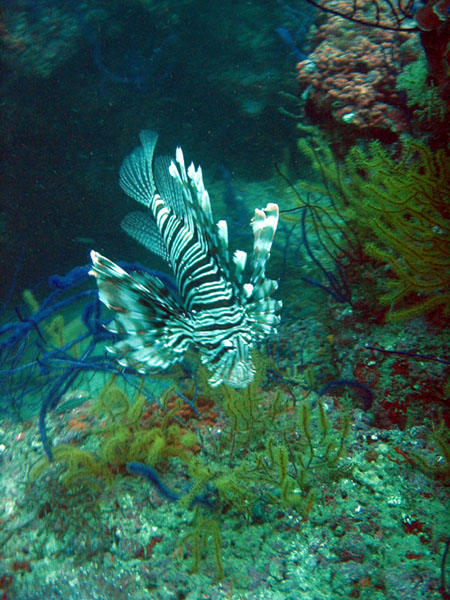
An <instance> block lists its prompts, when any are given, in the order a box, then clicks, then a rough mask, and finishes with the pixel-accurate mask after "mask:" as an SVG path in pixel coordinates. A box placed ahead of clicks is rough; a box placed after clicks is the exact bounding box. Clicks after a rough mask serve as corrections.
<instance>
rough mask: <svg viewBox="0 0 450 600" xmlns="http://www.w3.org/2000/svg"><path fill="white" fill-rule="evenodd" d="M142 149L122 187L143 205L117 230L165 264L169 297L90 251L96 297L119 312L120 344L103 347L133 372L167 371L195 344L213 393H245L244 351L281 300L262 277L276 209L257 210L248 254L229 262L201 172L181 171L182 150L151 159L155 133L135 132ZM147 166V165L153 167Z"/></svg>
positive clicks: (147, 279)
mask: <svg viewBox="0 0 450 600" xmlns="http://www.w3.org/2000/svg"><path fill="white" fill-rule="evenodd" d="M140 140H141V144H142V145H141V146H139V147H138V148H136V149H135V150H134V151H133V152H132V153H131V154H130V155H129V156H128V157H127V158H126V159H125V160H124V162H123V164H122V166H121V169H120V185H121V186H122V188H123V189H124V190H125V192H126V193H127V194H128V195H129V196H131V197H132V198H134V199H135V200H137V201H138V202H140V203H141V204H144V205H145V206H146V207H148V208H149V209H150V210H149V211H147V212H146V213H143V212H133V213H131V214H130V215H128V216H127V217H126V218H125V219H124V221H123V223H122V226H123V228H124V229H125V231H127V233H129V234H130V235H132V236H133V237H134V238H135V239H136V240H137V241H139V242H140V243H142V244H143V245H144V246H146V247H147V249H149V250H150V251H152V252H153V253H155V254H158V255H160V256H161V257H162V258H164V259H165V260H166V261H167V262H168V263H169V264H170V266H171V268H172V270H173V272H174V274H175V279H176V282H177V285H178V291H179V294H178V295H175V294H174V293H173V292H172V291H170V290H169V289H168V288H167V287H166V286H165V285H164V283H163V282H162V281H161V280H160V279H158V278H157V277H152V276H149V275H145V274H142V275H134V274H133V276H131V275H130V274H128V273H127V272H126V271H124V270H123V269H122V268H120V267H119V266H118V265H116V264H114V263H113V262H111V261H110V260H108V259H107V258H105V257H103V256H101V255H100V254H99V253H97V252H94V251H92V252H91V257H92V262H93V269H92V271H91V274H92V275H94V276H95V277H96V278H97V283H98V287H99V294H100V299H101V300H102V302H104V303H105V304H106V305H107V306H108V307H109V308H111V309H112V310H114V311H115V312H116V331H117V333H118V334H119V335H120V336H121V338H122V339H121V340H120V341H119V342H118V343H116V344H115V345H114V347H112V348H110V350H111V351H112V352H113V353H114V354H115V355H116V357H117V359H118V361H119V363H120V364H122V365H124V366H130V367H133V368H134V369H138V370H139V371H141V372H143V373H145V372H154V371H157V370H164V369H166V368H168V367H170V366H171V365H172V364H175V363H177V362H179V361H181V360H182V359H183V356H184V354H185V352H186V350H187V349H188V348H189V346H190V345H194V346H195V347H196V348H197V349H198V351H199V353H200V358H201V361H202V363H203V364H205V365H206V366H207V368H208V369H209V370H210V371H211V373H212V376H211V377H210V379H209V384H210V385H211V386H212V387H215V386H218V385H220V384H221V383H226V384H228V385H230V386H232V387H235V388H245V387H247V386H248V385H249V384H250V383H251V382H252V381H253V378H254V373H255V369H254V365H253V361H252V358H251V350H252V348H253V347H254V346H255V344H257V343H258V342H260V341H262V340H263V339H264V338H266V337H267V336H268V335H269V334H270V333H271V332H272V331H273V329H274V328H275V327H276V325H277V324H278V322H279V316H278V314H277V313H278V312H279V310H280V308H281V302H280V301H276V300H274V299H273V298H271V294H272V293H273V292H274V291H275V290H276V289H277V283H276V282H275V281H273V280H271V279H268V278H267V277H266V275H265V266H266V262H267V260H268V258H269V255H270V249H271V246H272V240H273V237H274V235H275V231H276V228H277V224H278V212H279V211H278V206H277V205H276V204H274V203H269V204H268V205H267V206H266V208H265V209H256V210H255V215H254V217H253V219H252V223H251V224H252V228H253V233H254V246H253V254H252V257H251V260H250V265H249V268H248V269H247V270H246V264H247V254H246V253H245V252H243V251H241V250H236V251H235V252H234V255H233V258H232V260H231V261H230V257H229V250H228V230H227V223H226V221H224V220H222V221H219V222H218V223H217V225H215V224H214V221H213V217H212V212H211V206H210V202H209V195H208V192H207V191H206V189H205V187H204V184H203V177H202V171H201V168H200V167H199V168H198V169H197V170H195V168H194V165H193V164H191V165H190V167H189V168H188V169H187V171H186V168H185V165H184V158H183V153H182V151H181V148H177V151H176V162H174V161H170V159H168V158H167V157H159V158H157V159H156V160H155V161H153V153H154V149H155V145H156V141H157V134H156V133H154V132H152V131H142V132H141V134H140ZM153 162H154V165H153Z"/></svg>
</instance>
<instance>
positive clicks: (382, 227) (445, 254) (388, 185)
mask: <svg viewBox="0 0 450 600" xmlns="http://www.w3.org/2000/svg"><path fill="white" fill-rule="evenodd" d="M346 168H347V172H348V174H349V175H350V177H351V178H352V184H353V186H354V193H353V195H352V198H353V203H354V206H355V209H356V208H357V214H358V219H359V222H360V224H361V226H363V227H364V228H365V229H366V230H367V231H371V232H372V234H373V235H374V236H375V241H372V242H369V243H367V244H366V245H365V250H366V252H367V254H368V255H369V256H371V257H373V258H376V259H378V260H380V261H381V262H383V263H385V264H386V265H388V266H389V267H390V269H391V271H392V273H393V275H394V278H392V279H387V280H386V281H385V282H384V285H385V287H386V289H387V292H386V293H385V294H384V295H383V296H382V297H381V298H380V300H381V302H382V303H384V304H388V305H390V307H391V310H390V312H389V314H388V319H389V320H400V319H404V318H407V317H413V316H415V315H418V314H423V313H425V312H427V311H429V310H432V309H434V308H436V307H439V306H440V307H442V308H443V309H444V311H445V312H447V313H448V312H449V310H450V292H449V289H450V245H449V239H450V160H449V157H448V155H447V154H446V153H445V151H444V150H438V151H437V152H432V151H431V150H430V149H429V148H428V147H427V146H426V145H425V144H423V143H421V142H418V141H409V142H407V143H406V144H405V146H404V151H403V154H402V156H401V158H400V159H398V160H397V159H394V158H392V157H391V156H390V155H389V153H388V151H387V150H385V149H384V148H383V147H382V146H381V144H379V143H378V142H372V143H371V144H369V147H368V150H367V151H364V150H362V149H360V148H357V147H355V148H354V149H353V150H352V151H351V152H350V153H349V155H348V157H347V160H346Z"/></svg>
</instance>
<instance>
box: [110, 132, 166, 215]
mask: <svg viewBox="0 0 450 600" xmlns="http://www.w3.org/2000/svg"><path fill="white" fill-rule="evenodd" d="M139 138H140V140H141V144H142V146H138V147H137V148H135V149H134V150H133V152H132V153H131V154H130V155H129V156H128V157H127V158H126V159H125V160H124V161H123V163H122V165H121V167H120V171H119V183H120V186H121V187H122V189H123V190H124V192H125V193H126V194H127V195H128V196H130V197H131V198H133V199H134V200H136V201H137V202H140V203H141V204H145V206H150V203H151V201H152V199H153V195H154V193H155V189H156V188H155V181H154V178H153V170H152V160H153V153H154V152H155V146H156V142H157V141H158V134H157V133H155V132H154V131H147V130H144V131H141V133H140V134H139Z"/></svg>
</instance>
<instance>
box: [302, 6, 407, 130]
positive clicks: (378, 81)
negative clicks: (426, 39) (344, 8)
mask: <svg viewBox="0 0 450 600" xmlns="http://www.w3.org/2000/svg"><path fill="white" fill-rule="evenodd" d="M341 4H342V3H340V2H338V1H337V2H333V3H331V5H332V7H334V8H339V6H340V5H341ZM367 9H368V10H370V4H367ZM312 43H313V46H314V49H313V51H312V52H311V54H310V55H309V56H308V58H307V59H306V60H304V61H302V62H300V63H299V64H298V65H297V71H298V81H299V84H300V94H301V95H302V96H303V97H304V98H306V110H307V113H308V114H309V115H310V116H311V117H312V118H314V119H315V120H316V121H317V120H319V119H320V120H321V121H322V122H324V121H325V120H327V119H328V120H330V121H331V122H332V123H333V127H334V128H338V129H341V130H344V131H345V130H346V126H349V125H351V126H353V127H352V131H355V129H356V130H357V134H359V135H364V133H365V132H367V130H372V134H374V133H375V131H374V130H378V133H377V135H379V136H383V135H384V137H386V138H387V139H393V138H395V137H396V136H397V135H398V134H399V133H401V132H403V131H407V130H408V122H407V112H406V110H405V106H404V105H403V101H402V98H401V95H400V94H399V92H398V91H397V90H396V89H395V83H396V78H397V75H398V74H399V72H400V71H401V70H402V68H403V67H404V66H405V65H406V64H408V63H409V62H410V61H411V60H414V57H415V55H416V53H417V51H418V48H419V46H418V44H419V42H418V36H417V35H416V34H410V33H407V32H395V31H386V30H382V29H375V28H368V27H363V26H360V25H355V24H354V23H351V22H349V21H346V20H344V19H342V18H340V17H338V16H335V15H327V16H326V17H325V20H324V22H323V23H321V24H319V25H318V28H317V31H316V33H315V35H314V38H313V42H312ZM347 130H348V127H347Z"/></svg>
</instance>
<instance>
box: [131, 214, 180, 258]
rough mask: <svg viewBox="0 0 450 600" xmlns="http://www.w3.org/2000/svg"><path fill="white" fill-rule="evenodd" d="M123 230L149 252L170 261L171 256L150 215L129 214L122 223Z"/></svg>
mask: <svg viewBox="0 0 450 600" xmlns="http://www.w3.org/2000/svg"><path fill="white" fill-rule="evenodd" d="M120 226H121V227H122V229H123V230H124V231H125V233H127V234H128V235H129V236H130V237H132V238H134V239H135V240H136V241H137V242H139V243H140V244H142V245H143V246H145V248H147V250H149V251H150V252H153V254H156V255H157V256H160V257H161V258H163V259H164V260H165V261H168V259H169V254H168V252H167V249H166V247H165V245H164V240H163V239H162V237H161V234H160V232H159V229H158V227H157V225H156V223H155V220H154V219H153V217H152V216H151V215H150V214H149V213H144V212H141V211H138V210H136V211H133V212H131V213H128V214H127V215H126V216H125V217H124V218H123V219H122V222H121V223H120Z"/></svg>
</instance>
